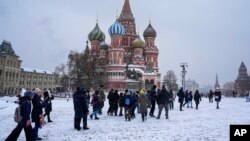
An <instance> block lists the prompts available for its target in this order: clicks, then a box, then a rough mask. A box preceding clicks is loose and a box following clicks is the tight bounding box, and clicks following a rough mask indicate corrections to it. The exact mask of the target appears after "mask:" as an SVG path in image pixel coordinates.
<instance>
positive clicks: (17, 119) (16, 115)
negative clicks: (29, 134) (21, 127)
mask: <svg viewBox="0 0 250 141" xmlns="http://www.w3.org/2000/svg"><path fill="white" fill-rule="evenodd" d="M22 118H23V117H22V116H21V105H19V106H17V107H16V109H15V113H14V121H15V122H16V123H19V122H20V121H22Z"/></svg>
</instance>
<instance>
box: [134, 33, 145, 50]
mask: <svg viewBox="0 0 250 141" xmlns="http://www.w3.org/2000/svg"><path fill="white" fill-rule="evenodd" d="M144 45H145V44H144V42H143V41H142V40H141V38H140V36H139V35H137V38H136V39H135V40H134V41H133V42H132V46H133V47H134V48H144Z"/></svg>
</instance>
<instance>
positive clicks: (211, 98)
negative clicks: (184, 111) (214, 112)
mask: <svg viewBox="0 0 250 141" xmlns="http://www.w3.org/2000/svg"><path fill="white" fill-rule="evenodd" d="M213 95H214V93H213V91H212V90H210V92H209V95H208V98H209V102H210V103H213Z"/></svg>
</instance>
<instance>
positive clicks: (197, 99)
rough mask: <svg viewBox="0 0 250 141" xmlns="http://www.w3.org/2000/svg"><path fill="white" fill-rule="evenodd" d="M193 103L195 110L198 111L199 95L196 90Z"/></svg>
mask: <svg viewBox="0 0 250 141" xmlns="http://www.w3.org/2000/svg"><path fill="white" fill-rule="evenodd" d="M194 101H195V105H196V109H197V110H198V105H199V103H200V101H201V95H200V93H199V91H198V90H196V91H195V93H194Z"/></svg>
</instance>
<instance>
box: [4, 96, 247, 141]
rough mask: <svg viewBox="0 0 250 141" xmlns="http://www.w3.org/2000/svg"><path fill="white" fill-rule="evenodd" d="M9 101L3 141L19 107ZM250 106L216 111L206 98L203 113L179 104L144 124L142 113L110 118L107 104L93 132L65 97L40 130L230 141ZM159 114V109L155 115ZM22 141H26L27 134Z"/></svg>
mask: <svg viewBox="0 0 250 141" xmlns="http://www.w3.org/2000/svg"><path fill="white" fill-rule="evenodd" d="M6 99H10V100H11V99H13V100H14V98H8V97H3V98H0V127H1V129H0V140H5V138H6V137H7V136H8V135H9V134H10V133H11V131H12V130H13V129H14V128H15V126H16V123H15V122H14V120H13V114H14V109H15V107H16V106H17V104H14V103H13V102H8V103H6ZM249 105H250V103H249V102H245V99H243V98H224V99H222V102H221V103H220V109H216V103H209V102H208V99H206V98H204V99H203V101H202V102H201V104H200V105H199V110H196V109H195V108H184V111H182V112H181V111H179V109H178V108H179V105H178V102H177V101H176V102H175V109H174V110H171V111H170V112H169V119H165V116H164V114H165V113H164V111H163V112H162V115H161V119H160V120H156V119H155V118H150V117H148V119H147V120H146V121H145V122H142V121H141V116H140V114H136V118H135V119H133V120H132V121H131V122H128V121H127V122H126V121H125V118H124V117H116V116H107V109H108V102H107V101H106V103H105V107H104V110H103V115H99V117H100V120H90V118H89V117H88V126H89V128H90V129H89V130H81V131H76V130H75V129H74V126H73V119H74V110H73V103H72V99H71V98H70V100H69V102H67V100H66V99H64V98H56V99H55V100H53V111H52V113H51V119H52V120H53V121H54V122H52V123H47V124H46V125H45V126H44V127H43V128H42V129H41V130H39V136H41V137H42V138H44V140H45V141H85V140H89V141H100V140H103V141H113V140H116V141H152V140H157V141H174V140H175V141H183V140H184V141H186V140H190V141H228V140H229V127H230V125H231V124H249V123H250V117H249V115H250V108H249ZM193 107H194V102H193ZM90 111H92V108H91V109H90ZM157 112H158V108H157V106H156V111H155V115H157ZM33 127H34V125H33ZM19 140H21V141H25V134H24V131H22V133H21V135H20V137H19Z"/></svg>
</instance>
